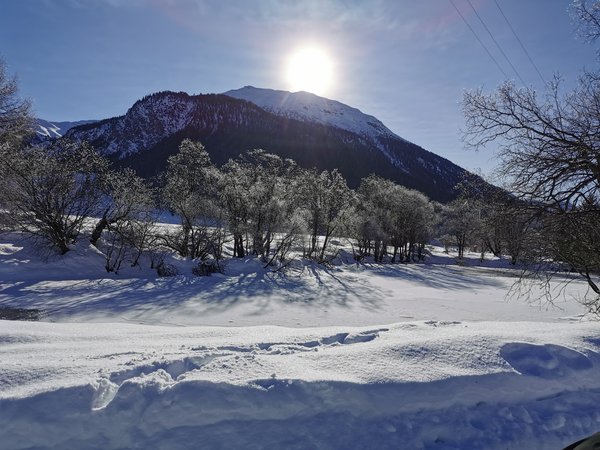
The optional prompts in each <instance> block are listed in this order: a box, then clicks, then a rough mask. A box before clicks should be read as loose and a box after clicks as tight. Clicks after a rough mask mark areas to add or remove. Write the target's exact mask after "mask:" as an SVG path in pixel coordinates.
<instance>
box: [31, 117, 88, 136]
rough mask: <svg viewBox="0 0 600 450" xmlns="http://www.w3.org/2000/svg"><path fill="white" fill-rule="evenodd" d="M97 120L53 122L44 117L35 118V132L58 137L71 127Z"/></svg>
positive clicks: (40, 134) (39, 134)
mask: <svg viewBox="0 0 600 450" xmlns="http://www.w3.org/2000/svg"><path fill="white" fill-rule="evenodd" d="M94 122H97V121H96V120H78V121H76V122H68V121H67V122H55V121H50V120H44V119H36V120H35V125H36V127H35V132H36V134H37V135H38V136H40V137H42V138H50V139H58V138H60V137H62V136H64V134H65V133H66V132H67V131H69V130H70V129H71V128H73V127H78V126H80V125H87V124H88V123H94Z"/></svg>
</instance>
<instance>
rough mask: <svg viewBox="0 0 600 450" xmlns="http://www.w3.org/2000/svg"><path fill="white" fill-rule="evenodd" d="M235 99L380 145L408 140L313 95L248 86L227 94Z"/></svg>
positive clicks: (374, 120) (358, 113) (373, 120)
mask: <svg viewBox="0 0 600 450" xmlns="http://www.w3.org/2000/svg"><path fill="white" fill-rule="evenodd" d="M224 94H225V95H228V96H230V97H233V98H238V99H242V100H247V101H249V102H252V103H254V104H256V105H258V106H259V107H261V108H263V109H265V110H267V111H269V112H272V113H274V114H278V115H282V116H285V117H290V118H293V119H298V120H303V121H308V122H316V123H320V124H324V125H331V126H334V127H337V128H341V129H342V130H347V131H351V132H353V133H356V134H358V135H361V136H365V137H368V138H369V139H371V140H372V141H373V142H378V141H377V138H379V137H394V138H397V139H401V140H404V139H402V138H400V137H399V136H397V135H396V134H394V133H393V132H392V131H390V130H389V129H388V128H387V127H386V126H385V125H384V124H383V123H381V121H379V120H378V119H377V118H375V117H373V116H370V115H367V114H364V113H363V112H361V111H360V110H358V109H356V108H352V107H351V106H348V105H345V104H343V103H340V102H338V101H335V100H330V99H327V98H324V97H320V96H318V95H315V94H311V93H310V92H303V91H301V92H293V93H292V92H288V91H278V90H274V89H261V88H255V87H253V86H246V87H243V88H241V89H233V90H230V91H227V92H225V93H224Z"/></svg>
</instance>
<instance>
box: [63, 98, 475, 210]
mask: <svg viewBox="0 0 600 450" xmlns="http://www.w3.org/2000/svg"><path fill="white" fill-rule="evenodd" d="M252 89H255V88H252ZM264 91H267V92H269V91H268V90H260V92H264ZM244 92H246V93H247V92H248V89H247V88H245V90H244V91H243V92H241V93H240V92H238V93H237V95H238V96H239V95H241V94H242V93H244ZM252 92H254V91H252ZM273 92H274V93H275V95H276V96H277V95H281V92H282V91H273ZM234 94H235V92H229V93H228V95H215V94H209V95H193V96H192V95H188V94H186V93H174V92H160V93H156V94H152V95H149V96H147V97H145V98H143V99H141V100H139V101H138V102H136V103H135V104H134V105H133V106H132V107H131V108H130V109H129V110H128V111H127V113H126V114H125V115H123V116H120V117H115V118H111V119H106V120H102V121H99V122H95V123H91V124H87V125H83V126H79V127H75V128H72V129H71V130H69V132H68V133H67V134H66V137H68V138H70V139H75V140H87V141H90V142H91V143H92V144H93V145H94V146H95V147H96V149H98V151H99V152H101V153H102V154H104V155H107V156H109V157H111V158H112V159H113V160H114V161H116V162H117V163H118V164H119V165H124V166H130V167H133V168H135V169H136V170H137V171H138V172H139V173H140V174H142V175H144V176H153V175H155V174H157V173H159V172H161V171H162V170H164V168H165V162H166V159H167V158H168V156H169V155H172V154H173V153H175V152H176V151H177V147H178V145H179V143H180V142H181V141H182V140H183V139H184V138H192V139H196V140H199V141H201V142H202V143H203V144H204V146H205V147H206V149H207V151H208V152H209V154H210V156H211V159H212V161H213V162H214V163H216V164H217V165H221V164H223V163H225V162H226V161H227V160H228V159H229V158H234V157H236V156H237V155H238V154H240V153H242V152H244V151H247V150H251V149H255V148H262V149H265V150H266V151H268V152H271V153H275V154H277V155H279V156H282V157H285V158H292V159H294V160H295V161H296V162H297V163H298V164H299V165H300V166H302V167H307V168H310V167H316V168H317V169H319V170H324V169H328V170H331V169H334V168H338V169H339V170H340V171H341V172H342V174H344V176H345V177H346V179H347V180H348V184H349V185H350V186H351V187H357V186H358V184H359V183H360V180H361V179H362V178H363V177H366V176H368V175H369V174H371V173H374V174H377V175H379V176H382V177H384V178H389V179H391V180H394V181H396V182H398V183H400V184H402V185H404V186H407V187H409V188H413V189H417V190H419V191H421V192H424V193H425V194H426V195H428V196H429V197H430V198H431V199H433V200H438V201H448V200H451V199H452V198H454V197H455V195H456V194H455V192H454V191H453V188H454V186H455V185H456V184H457V183H458V182H459V181H460V180H461V179H462V178H463V176H464V174H465V170H464V169H462V168H460V167H459V166H457V165H455V164H453V163H452V162H450V161H448V160H446V159H444V158H442V157H440V156H438V155H435V154H433V153H431V152H428V151H426V150H424V149H423V148H421V147H419V146H418V145H415V144H413V143H411V142H408V141H406V140H404V139H402V138H400V137H398V136H396V135H394V134H393V133H392V132H391V131H389V130H388V129H387V128H385V126H384V125H383V124H381V122H379V121H377V120H376V119H375V118H373V117H372V116H367V115H364V114H362V113H361V112H360V111H358V110H356V109H354V108H350V107H348V106H346V105H342V104H341V103H339V102H333V101H330V100H327V99H322V98H321V97H317V96H314V95H312V94H305V95H304V94H302V95H301V96H300V97H298V98H299V99H300V100H303V101H296V102H295V103H294V104H293V105H292V106H293V107H292V106H289V105H288V106H289V107H286V108H285V109H279V110H273V108H270V107H266V106H264V105H263V107H261V106H260V105H257V104H255V103H252V102H250V101H247V100H244V99H238V98H234V97H232V96H231V95H234ZM291 95H292V98H297V97H294V96H296V95H297V94H291ZM273 98H274V97H270V99H271V101H272V99H273ZM254 100H255V101H256V99H254ZM259 103H260V102H259ZM308 105H312V106H310V107H309V106H308ZM305 107H306V108H307V109H304V108H305ZM290 111H308V112H310V113H311V114H309V115H306V114H301V113H299V112H298V113H294V114H292V112H290ZM318 111H325V112H323V114H321V115H320V116H319V114H318ZM327 111H328V112H327ZM325 116H326V117H325ZM342 116H343V117H346V118H347V119H344V120H341V119H340V117H342ZM319 117H320V118H319Z"/></svg>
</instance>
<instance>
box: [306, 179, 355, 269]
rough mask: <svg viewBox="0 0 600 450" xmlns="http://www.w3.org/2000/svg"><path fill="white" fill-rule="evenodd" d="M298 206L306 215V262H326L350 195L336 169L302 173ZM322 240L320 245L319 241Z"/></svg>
mask: <svg viewBox="0 0 600 450" xmlns="http://www.w3.org/2000/svg"><path fill="white" fill-rule="evenodd" d="M296 193H297V202H298V206H299V207H300V208H302V209H303V210H304V212H305V214H306V218H307V219H306V220H307V228H308V232H309V244H308V248H307V249H306V251H305V254H306V257H307V258H315V259H317V260H318V261H325V260H326V255H327V249H328V246H329V245H330V244H331V237H332V236H333V235H334V233H336V232H339V231H340V230H341V229H342V227H343V226H344V224H345V222H346V221H347V215H348V213H349V212H350V207H351V203H352V198H353V194H352V191H351V190H350V188H348V185H347V184H346V180H345V179H344V177H343V176H342V174H341V173H339V172H338V171H337V170H336V169H334V170H332V171H331V172H329V171H326V170H325V171H323V172H320V173H319V172H317V171H316V170H314V169H313V170H305V171H303V172H302V173H301V174H300V175H299V176H298V186H297V192H296ZM321 236H322V237H323V240H322V241H320V237H321Z"/></svg>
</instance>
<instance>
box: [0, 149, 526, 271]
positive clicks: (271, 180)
mask: <svg viewBox="0 0 600 450" xmlns="http://www.w3.org/2000/svg"><path fill="white" fill-rule="evenodd" d="M1 161H2V167H1V169H2V178H1V180H0V202H1V206H0V224H1V226H2V228H3V229H4V230H9V231H20V232H23V233H26V234H28V235H30V236H36V237H38V238H40V239H42V240H43V241H44V242H45V243H48V244H49V245H50V246H52V247H53V248H54V249H56V250H57V251H58V252H60V253H62V254H64V253H66V252H68V251H69V249H70V247H71V245H72V244H73V243H74V242H76V241H77V240H80V239H83V237H85V238H86V239H89V240H90V242H91V243H92V244H93V245H95V246H97V247H98V248H99V249H101V251H102V252H103V254H104V255H105V258H106V264H105V267H106V270H107V271H109V272H117V271H118V270H119V269H120V268H121V266H122V264H123V263H127V264H130V265H133V266H135V265H138V264H140V260H141V256H142V255H144V254H146V255H148V258H149V261H150V264H151V265H152V266H153V267H154V268H156V269H157V270H158V271H159V272H160V273H162V274H168V273H170V272H172V270H173V268H171V267H168V265H167V264H166V263H165V262H164V258H163V256H164V254H165V252H167V251H170V252H174V253H176V254H178V255H179V256H180V257H184V258H190V259H193V260H197V261H198V263H199V265H198V269H197V270H198V271H200V272H203V273H204V272H211V271H219V270H220V269H221V261H222V259H223V258H224V256H231V257H234V258H236V257H237V258H241V257H246V256H247V255H254V256H256V257H258V258H260V259H261V260H262V261H263V262H264V264H265V267H267V266H271V267H274V268H275V270H277V269H279V268H281V267H285V265H286V264H288V263H289V261H290V257H291V254H292V251H294V252H293V254H301V255H302V256H303V257H305V258H309V259H313V260H316V261H317V262H319V263H327V262H329V261H331V260H332V259H333V258H335V256H336V251H337V249H338V246H337V245H334V244H335V243H337V242H338V240H339V239H341V238H344V239H346V240H347V241H345V242H347V243H348V245H349V246H350V247H351V248H352V251H353V256H354V258H355V259H356V260H357V261H362V260H364V259H365V258H372V259H373V261H375V262H378V263H383V262H390V263H398V262H405V263H407V262H415V261H419V260H422V259H423V258H424V256H425V245H426V244H427V243H429V242H430V241H431V240H432V239H433V238H436V237H440V238H441V240H442V242H444V243H445V244H446V245H452V246H456V247H457V248H458V251H459V257H460V258H462V256H463V253H464V249H465V248H467V247H468V246H475V247H477V248H478V249H479V250H481V251H482V252H486V251H491V252H493V253H494V254H496V255H498V256H499V255H500V254H502V253H503V252H508V253H509V254H510V255H511V257H512V258H513V262H516V261H517V259H518V257H519V253H520V248H517V247H518V246H517V245H516V242H520V241H519V239H518V238H516V236H517V235H519V236H520V235H521V233H523V232H524V230H525V228H524V227H526V226H525V225H523V226H521V225H520V223H521V222H520V221H519V220H517V219H516V218H515V217H513V216H511V214H510V213H509V210H510V208H509V207H505V208H501V207H500V204H499V203H498V204H494V205H492V204H491V203H490V202H487V203H484V202H483V201H479V202H477V201H475V200H474V199H473V198H472V196H469V195H462V196H461V197H460V198H459V199H458V200H457V201H455V202H453V203H451V204H448V205H441V204H438V203H434V202H431V201H430V200H429V199H428V198H427V197H426V196H425V195H423V194H422V193H420V192H417V191H414V190H410V189H407V188H405V187H402V186H400V185H397V184H395V183H393V182H392V181H389V180H386V179H382V178H379V177H376V176H369V177H367V178H365V179H363V180H362V182H361V184H360V187H359V188H358V189H357V190H352V189H350V188H349V187H348V185H347V183H346V180H345V179H344V177H343V176H342V175H341V174H340V173H339V172H338V171H337V170H333V171H322V172H318V171H316V170H314V169H313V170H307V169H303V168H300V167H298V166H297V165H296V164H295V162H294V161H292V160H289V159H282V158H280V157H279V156H276V155H272V154H269V153H267V152H265V151H263V150H252V151H249V152H246V153H244V154H241V155H240V156H239V157H237V158H235V159H231V160H229V162H227V163H226V164H225V165H224V166H222V167H220V168H217V167H216V166H215V165H213V164H212V163H211V161H210V158H209V155H208V153H207V152H206V150H205V149H204V147H203V146H202V145H201V144H200V143H198V142H193V141H191V140H184V141H183V142H182V143H181V145H180V146H179V151H178V153H176V154H175V155H173V156H171V157H169V159H168V163H167V167H166V171H165V172H164V173H163V174H161V175H160V177H159V178H158V179H156V180H154V182H153V183H150V182H149V181H147V180H144V179H142V178H140V177H139V176H137V175H136V174H135V172H134V171H132V170H131V169H119V170H113V169H111V167H110V164H109V162H108V161H107V160H106V159H105V158H103V157H101V156H99V155H98V154H97V153H96V152H95V151H94V149H93V148H92V147H91V146H89V145H88V144H86V143H75V142H67V141H64V140H60V141H56V142H54V143H52V144H51V145H49V146H46V147H31V146H29V147H28V146H25V147H22V146H11V147H8V146H7V147H6V148H5V149H4V151H3V158H2V160H1ZM159 211H169V212H171V213H172V214H173V215H174V216H175V217H176V218H177V219H178V220H179V222H180V226H178V227H172V226H171V227H169V226H163V225H160V224H158V223H157V222H158V221H159ZM517 228H518V229H517ZM226 249H228V251H226Z"/></svg>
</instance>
